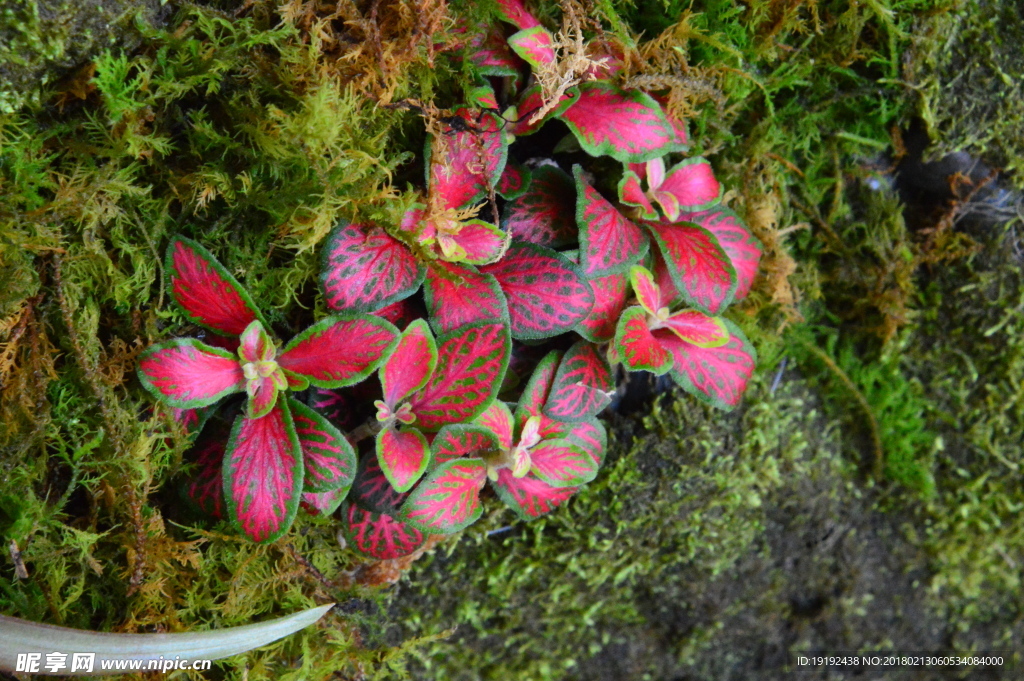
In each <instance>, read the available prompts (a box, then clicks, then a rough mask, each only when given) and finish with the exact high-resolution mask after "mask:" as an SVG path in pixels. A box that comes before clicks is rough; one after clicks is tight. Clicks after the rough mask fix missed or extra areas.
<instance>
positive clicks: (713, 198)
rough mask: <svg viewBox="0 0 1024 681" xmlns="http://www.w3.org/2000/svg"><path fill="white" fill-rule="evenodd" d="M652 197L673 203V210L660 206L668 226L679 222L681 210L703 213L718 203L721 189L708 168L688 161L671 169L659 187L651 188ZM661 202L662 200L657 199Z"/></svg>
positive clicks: (704, 163)
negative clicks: (667, 196) (665, 196)
mask: <svg viewBox="0 0 1024 681" xmlns="http://www.w3.org/2000/svg"><path fill="white" fill-rule="evenodd" d="M654 189H655V197H658V196H659V195H660V194H662V193H667V194H670V195H671V196H672V197H673V198H674V199H675V200H674V202H673V203H672V206H674V208H673V209H671V210H670V209H669V208H668V207H667V206H666V205H665V204H662V209H663V210H664V211H665V216H666V217H667V218H668V221H669V222H675V221H676V220H678V219H679V211H680V210H689V211H694V210H703V209H705V208H710V207H711V206H713V205H714V204H716V203H718V202H719V201H720V200H721V196H722V186H721V185H720V184H718V180H716V179H715V173H714V171H713V170H712V169H711V164H710V163H708V162H707V161H705V160H704V159H702V158H688V159H686V160H685V161H682V162H680V163H678V164H676V165H675V166H673V167H672V169H671V170H669V171H668V172H667V173H666V175H665V180H664V181H663V182H662V183H661V185H660V186H658V187H654ZM659 200H661V199H659Z"/></svg>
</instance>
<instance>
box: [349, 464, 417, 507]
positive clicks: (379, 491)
mask: <svg viewBox="0 0 1024 681" xmlns="http://www.w3.org/2000/svg"><path fill="white" fill-rule="evenodd" d="M407 496H409V495H408V494H407V493H402V492H399V491H397V490H396V489H395V488H394V487H392V486H391V483H390V482H389V481H388V478H387V476H386V475H384V471H383V470H381V467H380V462H379V461H377V454H376V453H373V454H370V455H368V456H364V457H363V458H362V460H361V461H360V462H359V472H358V473H356V481H355V483H354V484H353V485H352V494H351V497H350V499H351V500H352V502H353V503H356V504H359V505H360V506H362V507H363V508H365V509H366V510H368V511H373V512H374V513H387V514H390V515H394V514H395V513H397V512H398V507H399V506H401V505H402V502H403V501H405V498H406V497H407Z"/></svg>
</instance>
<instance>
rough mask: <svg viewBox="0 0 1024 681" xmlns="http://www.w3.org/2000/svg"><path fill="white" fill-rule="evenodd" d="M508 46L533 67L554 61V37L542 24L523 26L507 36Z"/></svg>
mask: <svg viewBox="0 0 1024 681" xmlns="http://www.w3.org/2000/svg"><path fill="white" fill-rule="evenodd" d="M508 46H509V47H511V48H512V51H513V52H515V53H516V54H518V55H519V56H520V57H522V58H523V60H524V61H525V62H526V63H527V64H529V65H530V66H532V67H533V68H535V69H536V68H539V67H542V66H546V65H548V64H553V63H554V61H555V48H554V39H553V38H552V37H551V34H550V33H548V31H547V29H546V28H544V27H543V26H533V27H531V28H524V29H523V30H521V31H517V32H516V33H513V34H512V35H510V36H509V38H508Z"/></svg>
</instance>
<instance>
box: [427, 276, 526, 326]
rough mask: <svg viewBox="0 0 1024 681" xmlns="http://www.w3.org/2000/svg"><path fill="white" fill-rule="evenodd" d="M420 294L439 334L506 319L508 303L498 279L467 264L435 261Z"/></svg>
mask: <svg viewBox="0 0 1024 681" xmlns="http://www.w3.org/2000/svg"><path fill="white" fill-rule="evenodd" d="M423 297H424V299H425V300H426V303H427V310H428V311H429V313H430V321H431V324H432V325H433V327H434V329H435V330H437V332H438V333H447V332H449V331H453V330H455V329H457V328H459V327H460V326H463V325H465V324H469V323H472V322H478V321H485V320H497V321H503V320H505V321H507V320H508V303H507V302H506V301H505V294H504V293H502V292H501V287H500V286H498V281H497V280H496V279H495V278H494V277H492V276H491V275H489V274H481V273H480V272H478V271H477V270H476V269H475V268H474V267H472V266H470V265H456V264H454V263H446V262H443V261H435V262H434V263H432V264H431V267H430V269H428V270H427V278H426V281H425V282H424V284H423Z"/></svg>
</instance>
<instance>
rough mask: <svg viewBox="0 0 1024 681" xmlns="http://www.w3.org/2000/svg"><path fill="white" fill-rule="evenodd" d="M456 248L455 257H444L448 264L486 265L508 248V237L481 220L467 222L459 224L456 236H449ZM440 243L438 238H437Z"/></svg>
mask: <svg viewBox="0 0 1024 681" xmlns="http://www.w3.org/2000/svg"><path fill="white" fill-rule="evenodd" d="M451 239H452V241H453V242H454V243H455V245H456V246H457V253H458V255H457V256H456V257H444V255H442V257H443V259H445V260H448V261H450V262H464V263H468V264H470V265H486V264H488V263H492V262H495V261H496V260H498V259H499V258H501V256H502V254H503V253H504V252H505V249H506V248H508V244H509V237H508V235H506V234H505V232H503V231H501V228H499V227H497V226H496V225H492V224H491V223H489V222H484V221H483V220H469V221H468V222H463V223H460V224H459V231H458V234H454V235H451ZM438 241H440V237H439V238H438Z"/></svg>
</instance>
